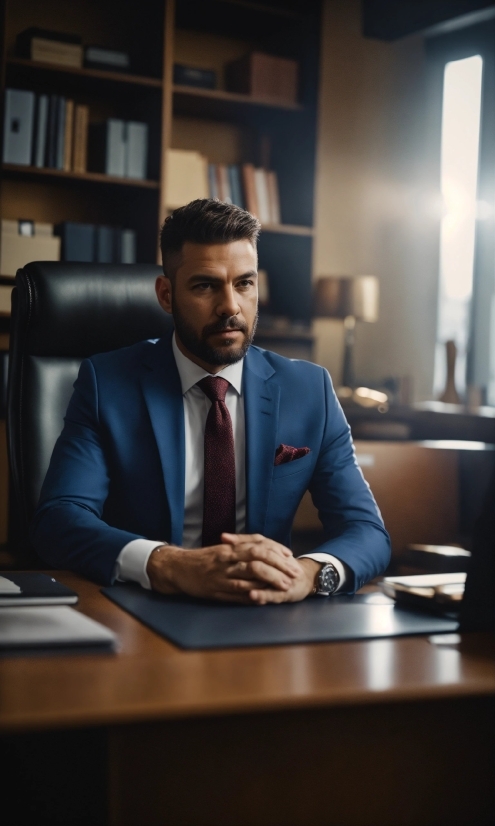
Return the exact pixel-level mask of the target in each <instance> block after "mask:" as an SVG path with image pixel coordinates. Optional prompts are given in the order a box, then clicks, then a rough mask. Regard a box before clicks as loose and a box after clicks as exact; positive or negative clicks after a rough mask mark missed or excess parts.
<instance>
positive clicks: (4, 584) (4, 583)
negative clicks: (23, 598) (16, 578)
mask: <svg viewBox="0 0 495 826" xmlns="http://www.w3.org/2000/svg"><path fill="white" fill-rule="evenodd" d="M20 593H22V592H21V589H20V588H19V586H18V585H16V584H15V582H12V580H10V579H7V577H4V576H0V594H20Z"/></svg>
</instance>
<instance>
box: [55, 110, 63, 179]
mask: <svg viewBox="0 0 495 826" xmlns="http://www.w3.org/2000/svg"><path fill="white" fill-rule="evenodd" d="M56 121H57V125H56V129H57V139H56V153H55V155H56V157H55V167H56V169H63V168H64V157H65V98H63V97H60V96H59V98H58V99H57V118H56Z"/></svg>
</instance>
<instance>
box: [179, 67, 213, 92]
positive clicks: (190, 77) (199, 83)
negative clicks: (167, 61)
mask: <svg viewBox="0 0 495 826" xmlns="http://www.w3.org/2000/svg"><path fill="white" fill-rule="evenodd" d="M174 83H176V84H177V85H178V86H196V87H197V88H199V89H215V88H216V85H217V73H216V72H214V71H212V70H211V69H198V68H196V67H195V66H184V65H183V64H181V63H174Z"/></svg>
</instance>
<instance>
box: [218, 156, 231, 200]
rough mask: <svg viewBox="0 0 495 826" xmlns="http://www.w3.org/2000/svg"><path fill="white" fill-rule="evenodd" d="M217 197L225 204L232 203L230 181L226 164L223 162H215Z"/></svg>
mask: <svg viewBox="0 0 495 826" xmlns="http://www.w3.org/2000/svg"><path fill="white" fill-rule="evenodd" d="M216 173H217V188H218V197H219V199H220V200H221V201H223V202H224V203H226V204H231V203H232V198H231V194H230V181H229V174H228V171H227V166H226V164H224V163H217V164H216Z"/></svg>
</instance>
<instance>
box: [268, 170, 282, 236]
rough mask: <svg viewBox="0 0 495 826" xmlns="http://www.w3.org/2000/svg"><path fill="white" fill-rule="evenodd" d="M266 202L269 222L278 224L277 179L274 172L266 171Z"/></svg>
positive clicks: (279, 221)
mask: <svg viewBox="0 0 495 826" xmlns="http://www.w3.org/2000/svg"><path fill="white" fill-rule="evenodd" d="M266 175H267V186H268V204H269V211H270V223H271V224H280V223H281V217H280V197H279V193H278V179H277V173H276V172H273V171H272V172H267V173H266Z"/></svg>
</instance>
